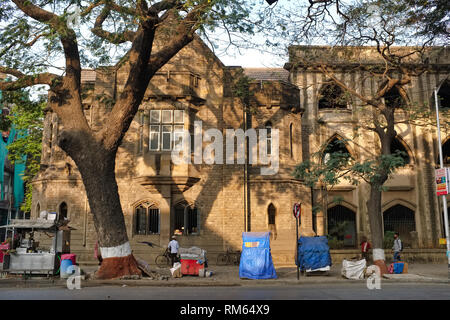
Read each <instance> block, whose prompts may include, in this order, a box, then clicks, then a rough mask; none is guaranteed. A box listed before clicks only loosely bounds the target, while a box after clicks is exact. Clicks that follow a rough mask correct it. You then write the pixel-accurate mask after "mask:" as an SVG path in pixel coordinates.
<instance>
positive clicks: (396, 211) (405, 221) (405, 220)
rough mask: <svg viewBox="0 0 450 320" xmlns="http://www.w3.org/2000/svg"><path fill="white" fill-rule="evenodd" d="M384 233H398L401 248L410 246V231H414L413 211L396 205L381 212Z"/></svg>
mask: <svg viewBox="0 0 450 320" xmlns="http://www.w3.org/2000/svg"><path fill="white" fill-rule="evenodd" d="M383 225H384V233H385V234H386V232H387V231H390V232H398V233H399V236H400V239H401V240H402V242H403V247H407V246H408V247H410V246H411V242H412V241H411V240H412V239H411V231H416V221H415V219H414V211H413V210H411V209H409V208H407V207H405V206H402V205H400V204H397V205H395V206H393V207H391V208H389V209H387V210H386V211H384V212H383Z"/></svg>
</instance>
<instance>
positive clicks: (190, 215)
mask: <svg viewBox="0 0 450 320" xmlns="http://www.w3.org/2000/svg"><path fill="white" fill-rule="evenodd" d="M173 221H174V225H173V226H174V230H175V233H178V234H183V235H195V234H198V233H199V223H198V221H199V214H198V209H197V207H195V206H192V205H189V204H188V203H187V202H185V201H183V202H180V203H178V204H177V205H175V207H174V220H173Z"/></svg>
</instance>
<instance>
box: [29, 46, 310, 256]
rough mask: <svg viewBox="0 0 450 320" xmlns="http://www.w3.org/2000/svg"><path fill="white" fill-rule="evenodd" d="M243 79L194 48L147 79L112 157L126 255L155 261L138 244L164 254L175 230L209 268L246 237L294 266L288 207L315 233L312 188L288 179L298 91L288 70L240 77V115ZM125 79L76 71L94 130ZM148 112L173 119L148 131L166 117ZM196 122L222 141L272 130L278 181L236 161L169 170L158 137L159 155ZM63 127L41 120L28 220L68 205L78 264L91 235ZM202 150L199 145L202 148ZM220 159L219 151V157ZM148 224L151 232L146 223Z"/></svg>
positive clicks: (297, 142) (107, 71) (297, 145)
mask: <svg viewBox="0 0 450 320" xmlns="http://www.w3.org/2000/svg"><path fill="white" fill-rule="evenodd" d="M242 71H243V70H242V69H241V68H239V67H226V66H224V65H223V64H222V63H221V62H220V60H219V59H217V58H216V57H215V56H214V55H213V54H212V52H211V51H210V50H209V49H208V48H207V47H206V46H205V45H204V44H203V43H202V42H201V41H199V40H196V41H194V42H193V43H191V44H190V45H188V46H187V47H186V48H184V49H183V50H182V51H181V52H180V53H179V54H178V55H177V56H176V57H174V58H173V59H172V60H171V61H170V62H169V63H168V64H167V65H165V66H164V67H163V68H162V69H161V70H160V71H159V72H158V73H157V74H156V75H155V76H154V77H153V79H152V80H151V83H150V84H149V87H148V91H147V92H146V95H145V97H144V100H143V102H142V104H141V106H140V109H139V112H138V114H137V115H136V117H135V119H134V121H133V123H132V124H131V126H130V128H129V130H128V132H127V134H126V136H125V138H124V140H123V143H122V145H121V147H120V148H119V151H118V154H117V158H116V178H117V182H118V186H119V193H120V199H121V203H122V208H123V211H124V215H125V220H126V224H127V228H128V230H127V231H128V235H129V238H130V243H131V246H132V250H133V252H134V253H135V254H137V255H138V256H141V257H143V258H146V259H148V261H154V260H153V258H154V256H155V255H156V254H158V253H160V252H161V251H162V249H160V248H151V247H149V246H147V245H145V244H142V243H140V242H142V241H149V242H152V243H155V244H156V245H159V246H162V247H165V246H166V245H167V243H168V242H169V237H170V236H171V235H172V234H173V233H174V232H175V231H176V229H179V228H177V227H179V226H184V227H185V229H184V231H183V235H181V236H180V237H179V242H180V246H182V247H190V246H198V247H201V248H204V249H206V250H207V251H208V257H209V258H210V259H212V260H213V261H214V259H215V255H216V254H217V253H219V252H223V251H225V250H226V249H227V248H231V249H234V250H240V248H241V245H242V240H241V239H242V232H243V231H246V230H251V231H269V230H270V231H272V234H273V235H272V252H273V255H274V260H275V262H276V263H278V262H279V263H292V261H293V254H294V252H295V250H294V248H295V232H296V231H295V230H296V228H295V219H294V218H293V215H292V206H293V204H294V203H295V202H302V203H303V206H302V209H303V213H304V218H303V223H302V226H301V232H302V233H303V234H307V235H313V234H314V233H313V230H312V214H311V205H310V199H311V197H310V189H309V188H306V187H305V186H304V185H302V184H301V182H300V181H298V180H296V179H294V178H293V177H292V175H291V172H292V170H293V167H294V165H295V164H296V163H298V162H299V161H301V159H302V149H301V134H302V132H301V129H302V127H301V114H302V109H301V108H300V105H299V102H300V99H299V91H298V89H297V87H296V86H294V85H292V84H290V83H288V82H286V81H284V80H283V79H284V78H287V77H286V74H287V72H286V70H283V69H274V70H273V72H274V73H275V74H280V75H281V78H271V76H270V75H267V74H266V75H264V74H263V75H261V74H255V73H254V72H253V73H252V71H255V70H247V72H246V73H248V74H249V76H251V77H252V80H251V81H250V83H249V85H250V91H251V92H252V93H253V94H252V95H251V98H250V105H249V108H247V109H244V107H243V103H242V99H240V98H238V97H236V96H234V92H235V90H234V89H233V83H235V82H236V80H237V79H239V77H241V76H240V75H241V74H242ZM126 74H127V66H126V65H125V66H123V67H121V68H119V69H118V70H117V71H115V70H114V68H99V69H97V70H95V71H94V70H84V71H83V75H82V82H83V88H84V92H85V95H84V96H85V100H84V103H85V113H86V117H87V119H88V121H89V124H90V125H91V127H92V128H93V129H94V130H98V129H100V128H101V125H102V122H103V120H104V119H105V117H106V116H107V114H108V112H109V110H110V101H112V100H114V98H115V97H116V96H117V95H118V94H120V92H121V89H122V88H123V86H124V82H125V80H126ZM283 77H284V78H283ZM155 110H165V111H167V112H165V113H164V115H165V116H168V115H170V114H171V116H170V117H172V118H171V119H172V121H169V122H170V124H169V122H168V123H167V126H165V125H164V124H161V126H160V127H157V126H158V125H159V123H158V124H157V125H155V123H153V122H154V121H155V119H156V118H155V116H160V117H163V116H164V115H163V114H162V113H161V114H160V115H158V113H154V112H152V111H155ZM169 110H170V111H172V113H170V112H168V111H169ZM175 110H177V111H184V113H183V115H182V120H181V118H180V117H181V113H180V112H177V114H176V115H175V112H174V111H175ZM244 110H247V112H246V115H245V117H246V119H247V120H246V124H247V127H245V126H244V113H245V112H244ZM175 116H176V117H178V120H177V121H178V122H176V121H175ZM161 121H162V118H160V122H161ZM195 121H201V122H202V130H203V132H206V131H207V130H208V129H218V130H219V131H220V132H222V133H223V136H224V137H225V130H226V129H235V130H236V129H239V128H241V129H245V128H247V129H249V128H255V129H262V128H265V127H266V125H267V124H268V122H270V123H271V126H272V129H279V137H280V139H279V140H280V142H279V145H280V148H279V158H280V161H279V170H278V173H277V174H274V175H261V173H260V169H261V166H262V165H261V164H251V165H248V166H245V165H244V164H237V163H236V162H235V164H206V163H205V162H202V163H201V164H194V163H193V164H180V165H175V164H174V163H173V162H172V161H171V152H170V151H161V150H153V149H156V148H155V146H156V145H153V143H156V142H155V141H156V138H155V137H158V135H160V136H159V137H160V139H159V140H158V141H159V144H160V146H159V147H160V149H163V148H164V144H165V143H166V142H167V141H165V140H164V137H163V135H164V132H165V131H164V130H166V129H167V130H176V129H177V128H178V127H177V126H178V125H181V126H182V127H183V128H184V129H187V130H189V131H190V132H191V133H192V132H193V130H194V122H195ZM176 123H178V124H176ZM60 126H61V124H60V123H59V121H58V119H57V117H56V115H55V114H52V113H51V112H48V113H47V114H46V119H45V128H44V140H43V155H42V171H41V173H40V174H39V175H38V176H37V177H36V178H35V180H34V182H33V183H34V191H33V192H34V194H33V208H34V209H33V212H32V216H34V217H36V216H37V215H38V214H39V213H38V212H37V208H40V210H47V211H59V208H60V206H61V204H62V203H64V204H66V205H67V215H68V218H69V219H70V220H71V226H72V227H74V228H76V230H74V231H72V241H71V247H72V251H73V252H75V253H77V254H78V256H79V260H92V259H93V248H94V245H95V242H96V235H95V228H94V225H93V220H92V217H91V214H90V212H89V205H88V201H87V199H86V195H85V192H84V188H83V183H82V181H81V179H80V175H79V173H78V171H77V169H76V166H75V164H74V163H73V161H72V160H71V159H70V158H69V157H67V156H66V155H65V154H64V152H63V151H62V150H61V149H60V148H59V147H58V146H57V145H56V143H55V141H56V137H57V134H58V130H59V128H60ZM169 126H170V128H169ZM158 128H159V129H158ZM158 130H159V131H158ZM207 145H208V143H207V142H205V141H203V148H205V147H206V146H207ZM225 151H226V150H225V143H224V152H223V153H224V155H225V154H226V152H225ZM245 167H247V172H248V173H247V175H245V174H244V170H245ZM245 177H248V178H247V179H244V178H245ZM99 192H101V190H99ZM270 204H272V206H274V207H275V218H274V221H272V220H271V221H269V216H268V207H269V205H270ZM180 208H181V209H180ZM183 208H184V209H183ZM180 210H181V211H180ZM183 210H184V211H183ZM158 213H159V219H158ZM195 213H196V214H195ZM138 214H143V215H144V214H146V215H147V216H146V222H147V223H148V224H150V223H152V224H153V226H152V228H150V229H151V232H150V230H149V228H148V227H143V226H142V222H143V220H140V219H139V218H138ZM183 214H184V217H183ZM143 215H142V217H143ZM180 215H181V218H180ZM150 216H151V217H150ZM155 217H156V219H157V222H156V224H157V225H155V222H154V220H152V219H155ZM183 218H184V221H182V220H183ZM180 219H181V220H180ZM192 219H194V220H195V221H192ZM271 219H272V218H271ZM269 222H270V223H269ZM145 233H147V234H145Z"/></svg>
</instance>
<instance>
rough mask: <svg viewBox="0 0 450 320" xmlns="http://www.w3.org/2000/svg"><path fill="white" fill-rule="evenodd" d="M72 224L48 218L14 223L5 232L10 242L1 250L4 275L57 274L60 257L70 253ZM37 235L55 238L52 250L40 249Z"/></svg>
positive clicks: (3, 245)
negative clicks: (6, 273) (36, 238)
mask: <svg viewBox="0 0 450 320" xmlns="http://www.w3.org/2000/svg"><path fill="white" fill-rule="evenodd" d="M68 222H69V220H64V221H58V220H57V219H56V217H52V216H51V215H50V214H49V218H48V219H47V218H45V219H43V218H39V219H35V220H26V219H12V220H11V221H10V224H8V225H5V226H1V227H0V228H6V234H7V239H6V240H5V242H3V244H2V245H1V246H0V250H2V252H3V263H0V269H2V270H3V272H8V273H15V274H17V273H18V274H24V275H25V274H30V275H31V274H47V276H49V275H54V274H56V273H57V272H58V269H59V264H60V263H59V262H60V257H61V254H63V253H68V252H70V230H71V229H72V228H70V227H68V226H67V224H68ZM35 233H44V234H46V235H47V236H48V237H51V238H53V239H52V241H51V244H50V247H47V248H44V247H41V246H40V242H39V241H35V238H34V236H35Z"/></svg>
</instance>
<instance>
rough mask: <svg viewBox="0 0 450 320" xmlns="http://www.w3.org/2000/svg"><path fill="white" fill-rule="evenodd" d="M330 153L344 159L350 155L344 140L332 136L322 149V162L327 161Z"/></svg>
mask: <svg viewBox="0 0 450 320" xmlns="http://www.w3.org/2000/svg"><path fill="white" fill-rule="evenodd" d="M332 155H333V156H334V157H339V158H340V159H345V160H348V159H350V157H351V156H350V152H349V151H348V149H347V146H346V145H345V142H344V141H343V140H341V139H339V138H338V137H334V138H332V139H331V140H330V142H329V143H328V144H327V146H326V147H325V149H324V150H323V157H322V161H323V163H327V162H328V161H329V160H330V158H331V156H332Z"/></svg>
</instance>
